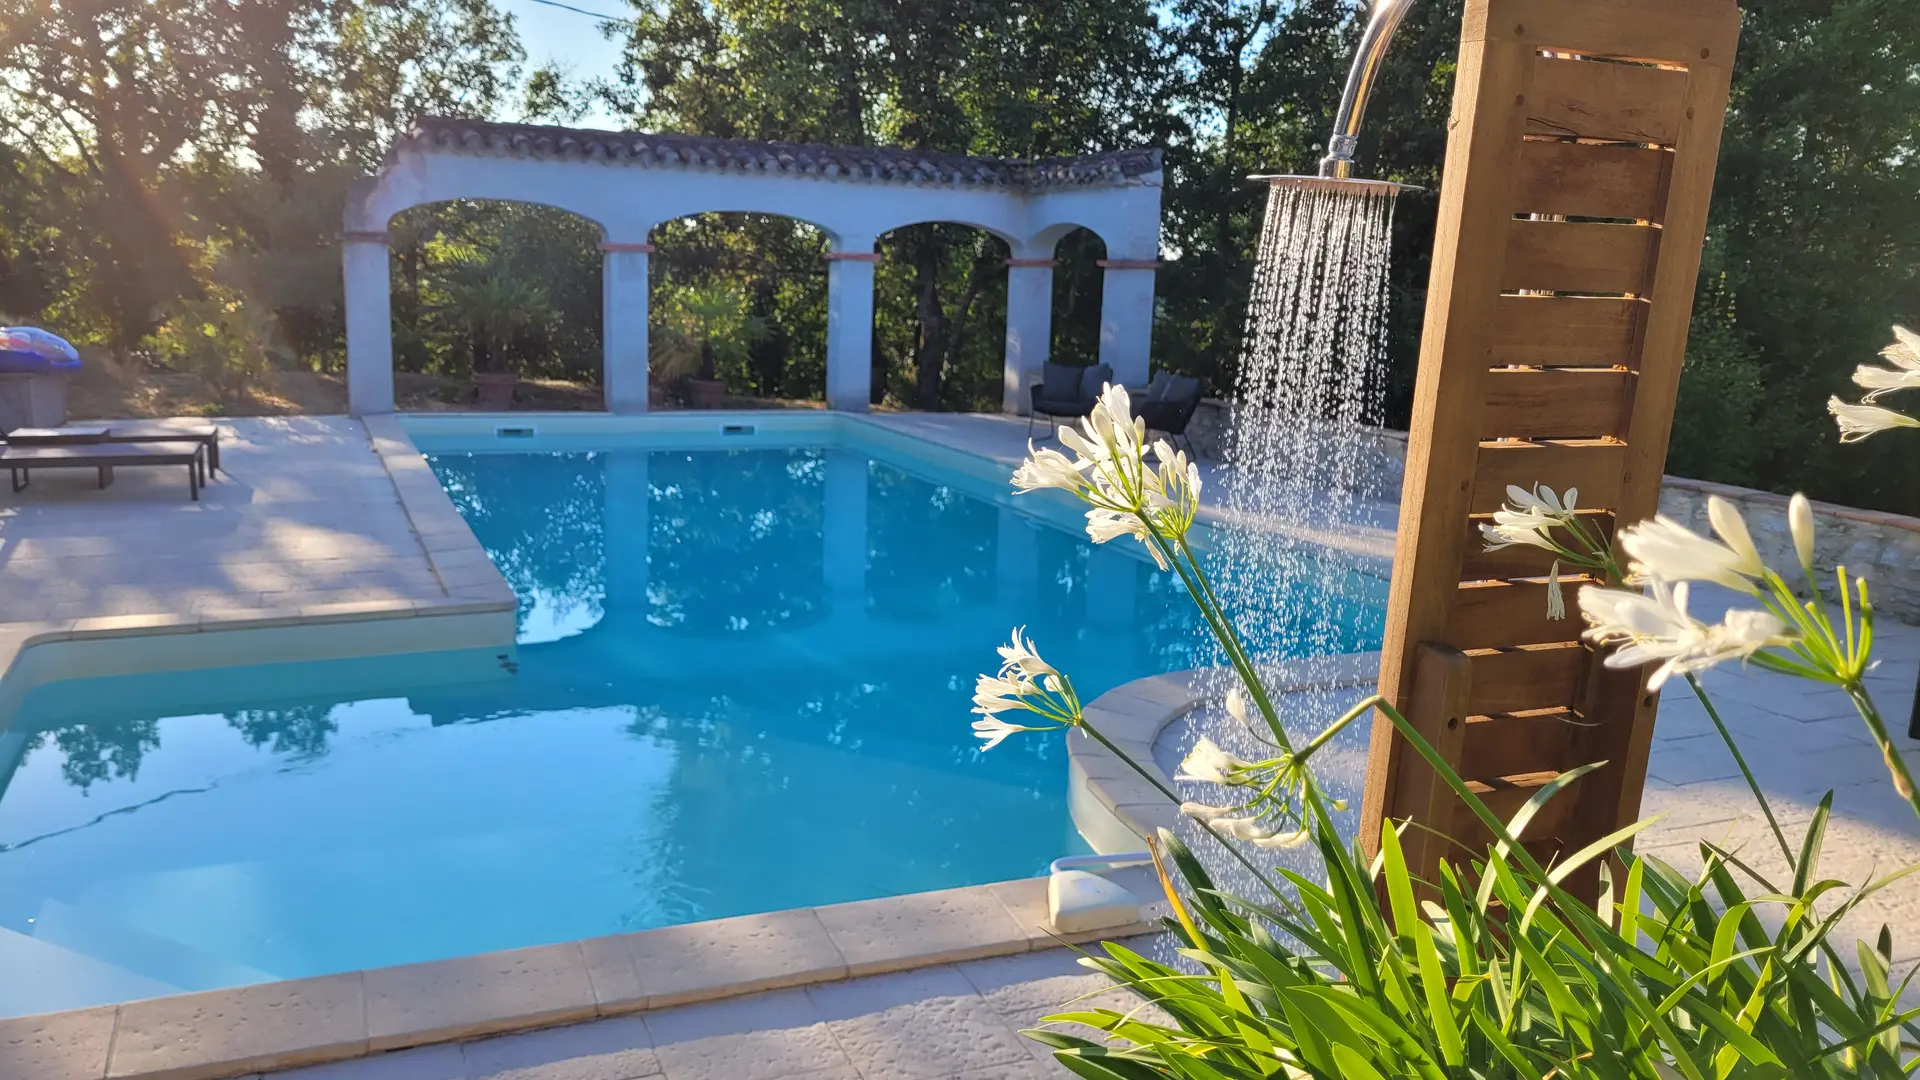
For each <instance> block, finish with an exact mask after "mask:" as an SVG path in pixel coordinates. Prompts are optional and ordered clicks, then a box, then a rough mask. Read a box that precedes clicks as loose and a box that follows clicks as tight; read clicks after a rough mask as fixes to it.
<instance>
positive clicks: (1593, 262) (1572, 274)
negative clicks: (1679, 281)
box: [1500, 218, 1660, 294]
mask: <svg viewBox="0 0 1920 1080" xmlns="http://www.w3.org/2000/svg"><path fill="white" fill-rule="evenodd" d="M1659 235H1660V233H1659V230H1658V229H1654V228H1652V227H1651V226H1646V225H1611V224H1606V223H1604V222H1591V221H1528V220H1526V219H1524V218H1516V219H1514V222H1513V225H1512V226H1511V231H1510V232H1509V234H1508V239H1507V261H1506V263H1505V265H1504V266H1503V267H1502V268H1501V271H1500V289H1501V291H1503V292H1513V291H1516V290H1519V289H1532V290H1535V291H1538V292H1576V293H1634V294H1639V293H1643V292H1645V291H1646V289H1647V284H1648V279H1649V272H1648V271H1649V266H1650V265H1651V264H1650V262H1649V256H1650V255H1651V253H1652V250H1653V249H1652V245H1653V243H1654V241H1655V240H1656V239H1657V238H1658V237H1659Z"/></svg>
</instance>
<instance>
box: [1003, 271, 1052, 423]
mask: <svg viewBox="0 0 1920 1080" xmlns="http://www.w3.org/2000/svg"><path fill="white" fill-rule="evenodd" d="M1056 265H1057V264H1056V263H1055V262H1054V260H1052V259H1008V260H1007V366H1006V370H1005V372H1004V373H1003V376H1002V377H1003V378H1004V379H1005V383H1006V390H1005V393H1004V394H1003V395H1002V397H1001V400H1000V408H1001V410H1002V411H1004V412H1010V413H1014V414H1016V415H1019V416H1025V415H1027V413H1028V412H1029V411H1030V410H1031V408H1032V405H1033V395H1032V393H1031V391H1029V390H1028V387H1031V386H1032V385H1033V384H1034V383H1037V382H1039V381H1040V371H1041V366H1042V365H1044V364H1045V363H1046V362H1047V356H1048V354H1049V353H1050V351H1051V349H1052V346H1053V268H1054V266H1056Z"/></svg>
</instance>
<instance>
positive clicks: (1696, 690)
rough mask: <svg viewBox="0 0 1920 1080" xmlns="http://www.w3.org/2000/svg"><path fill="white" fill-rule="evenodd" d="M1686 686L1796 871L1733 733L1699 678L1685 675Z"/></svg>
mask: <svg viewBox="0 0 1920 1080" xmlns="http://www.w3.org/2000/svg"><path fill="white" fill-rule="evenodd" d="M1687 685H1688V686H1691V687H1693V696H1694V697H1696V698H1699V699H1700V704H1701V706H1702V707H1704V708H1705V709H1706V710H1707V718H1708V719H1710V720H1712V721H1713V726H1714V728H1715V729H1716V730H1718V731H1719V732H1720V741H1722V742H1724V743H1726V744H1727V749H1728V750H1730V751H1732V753H1733V763H1734V764H1735V765H1738V766H1740V775H1741V776H1744V777H1746V779H1747V789H1748V790H1749V791H1752V792H1753V797H1754V800H1755V801H1756V802H1758V803H1759V804H1760V812H1761V813H1762V814H1765V815H1766V816H1767V828H1769V829H1772V830H1773V839H1774V842H1775V843H1778V844H1779V845H1780V854H1782V855H1785V856H1786V857H1787V869H1789V870H1793V869H1796V866H1795V860H1794V857H1793V848H1792V846H1790V845H1789V844H1788V843H1787V834H1786V833H1785V832H1784V831H1783V830H1782V829H1781V828H1780V822H1779V820H1778V819H1777V818H1775V817H1774V816H1773V805H1772V804H1771V803H1769V802H1767V796H1766V793H1765V792H1763V791H1761V790H1760V781H1758V780H1756V779H1754V777H1753V770H1752V769H1750V768H1748V767H1747V758H1746V755H1745V754H1742V753H1741V752H1740V746H1739V744H1738V743H1736V742H1734V741H1733V733H1732V732H1731V731H1728V730H1727V725H1726V724H1725V723H1724V722H1723V721H1722V720H1721V719H1720V710H1718V709H1716V708H1714V707H1713V701H1712V699H1711V698H1709V697H1707V688H1706V687H1704V686H1702V685H1700V678H1699V676H1697V675H1695V674H1693V673H1692V672H1688V673H1687Z"/></svg>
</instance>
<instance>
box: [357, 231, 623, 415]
mask: <svg viewBox="0 0 1920 1080" xmlns="http://www.w3.org/2000/svg"><path fill="white" fill-rule="evenodd" d="M391 233H392V236H393V278H394V292H395V296H394V330H395V335H394V352H395V355H396V361H397V362H398V363H399V365H400V366H401V367H402V368H403V369H407V370H413V371H429V372H437V373H441V374H453V375H462V374H465V373H467V372H469V371H509V370H510V371H514V372H516V373H518V374H522V375H531V376H547V377H567V378H575V379H584V380H586V381H589V382H597V381H598V379H599V374H600V321H601V314H600V311H601V304H602V302H603V301H602V295H601V291H600V253H599V251H598V250H596V245H597V244H598V242H599V236H600V234H599V229H598V228H597V227H596V226H594V225H593V224H592V223H591V222H588V221H586V220H585V219H583V218H580V217H577V216H575V215H573V214H569V213H566V212H564V211H561V210H555V209H552V208H550V207H544V206H533V205H529V204H525V203H507V202H471V201H461V202H452V203H441V204H437V205H433V206H425V207H419V208H416V209H414V210H409V211H407V212H406V213H403V214H401V215H399V216H398V217H396V218H395V219H394V226H393V228H392V230H391Z"/></svg>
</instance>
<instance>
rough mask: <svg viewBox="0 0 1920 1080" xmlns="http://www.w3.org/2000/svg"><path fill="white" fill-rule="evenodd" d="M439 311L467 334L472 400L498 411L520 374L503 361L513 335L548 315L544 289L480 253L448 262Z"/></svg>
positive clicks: (484, 408) (486, 409) (510, 398)
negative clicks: (470, 362)
mask: <svg viewBox="0 0 1920 1080" xmlns="http://www.w3.org/2000/svg"><path fill="white" fill-rule="evenodd" d="M435 307H436V309H437V310H438V312H439V314H440V316H441V317H442V318H443V319H445V320H446V321H447V322H448V323H450V324H451V325H453V326H455V327H458V328H459V329H460V330H461V331H463V332H464V333H465V334H466V336H467V341H468V343H469V348H470V350H471V352H472V356H473V389H474V406H475V407H476V408H478V409H480V410H481V411H483V412H503V411H505V410H506V409H508V408H511V407H512V405H513V391H514V387H515V386H516V385H517V384H518V383H519V381H520V377H519V375H518V374H516V373H515V372H514V371H513V370H511V368H510V367H509V359H510V358H509V355H508V353H509V350H510V349H511V347H512V344H513V341H514V339H515V337H517V336H518V335H520V334H521V333H524V332H525V331H526V330H528V329H529V328H531V327H533V326H537V325H539V324H541V323H543V322H545V321H546V320H547V319H549V318H550V317H551V316H552V307H551V305H550V304H549V302H548V299H547V293H546V290H545V289H543V288H542V287H541V286H540V285H539V284H538V283H537V282H533V281H528V280H525V279H523V278H517V277H515V276H514V275H513V274H512V273H511V272H510V271H509V270H508V268H507V267H505V266H503V265H499V264H497V263H494V262H492V261H491V260H486V259H482V258H478V257H476V258H471V259H463V260H461V261H460V262H457V263H455V264H454V265H453V267H452V273H451V274H450V275H449V276H448V279H447V281H446V284H445V285H444V287H443V295H442V297H441V299H440V301H439V302H438V303H437V304H436V305H435Z"/></svg>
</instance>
